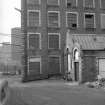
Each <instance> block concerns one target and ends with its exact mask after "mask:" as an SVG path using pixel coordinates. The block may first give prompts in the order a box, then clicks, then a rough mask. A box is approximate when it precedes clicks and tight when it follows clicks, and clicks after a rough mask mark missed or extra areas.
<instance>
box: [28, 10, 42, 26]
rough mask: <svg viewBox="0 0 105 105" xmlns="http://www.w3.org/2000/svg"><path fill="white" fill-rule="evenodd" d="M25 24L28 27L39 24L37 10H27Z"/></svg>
mask: <svg viewBox="0 0 105 105" xmlns="http://www.w3.org/2000/svg"><path fill="white" fill-rule="evenodd" d="M27 24H28V26H29V27H34V26H40V24H41V23H40V11H39V10H28V17H27Z"/></svg>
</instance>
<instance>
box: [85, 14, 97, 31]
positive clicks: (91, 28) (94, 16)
mask: <svg viewBox="0 0 105 105" xmlns="http://www.w3.org/2000/svg"><path fill="white" fill-rule="evenodd" d="M86 14H90V15H91V14H92V15H93V16H94V27H93V28H90V29H95V28H96V14H95V13H90V12H86V13H84V28H85V29H87V28H86V21H85V15H86Z"/></svg>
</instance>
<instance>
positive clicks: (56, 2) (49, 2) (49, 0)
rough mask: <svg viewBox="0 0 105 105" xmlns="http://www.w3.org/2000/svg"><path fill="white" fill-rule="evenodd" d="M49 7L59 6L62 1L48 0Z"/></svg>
mask: <svg viewBox="0 0 105 105" xmlns="http://www.w3.org/2000/svg"><path fill="white" fill-rule="evenodd" d="M47 4H48V5H59V4H60V1H59V0H47Z"/></svg>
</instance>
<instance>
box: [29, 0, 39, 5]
mask: <svg viewBox="0 0 105 105" xmlns="http://www.w3.org/2000/svg"><path fill="white" fill-rule="evenodd" d="M40 2H41V0H27V4H30V5H36V4H40Z"/></svg>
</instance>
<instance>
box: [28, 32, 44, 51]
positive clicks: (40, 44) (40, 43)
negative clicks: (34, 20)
mask: <svg viewBox="0 0 105 105" xmlns="http://www.w3.org/2000/svg"><path fill="white" fill-rule="evenodd" d="M30 34H31V35H32V34H39V49H42V41H41V33H32V32H28V34H27V35H28V36H27V47H28V49H30V48H29V36H30Z"/></svg>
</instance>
